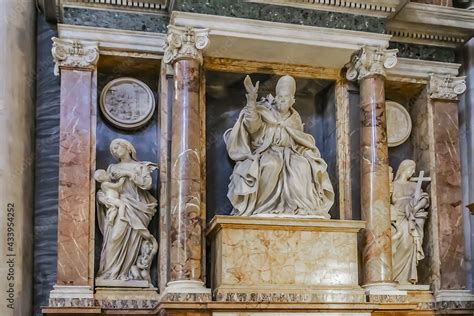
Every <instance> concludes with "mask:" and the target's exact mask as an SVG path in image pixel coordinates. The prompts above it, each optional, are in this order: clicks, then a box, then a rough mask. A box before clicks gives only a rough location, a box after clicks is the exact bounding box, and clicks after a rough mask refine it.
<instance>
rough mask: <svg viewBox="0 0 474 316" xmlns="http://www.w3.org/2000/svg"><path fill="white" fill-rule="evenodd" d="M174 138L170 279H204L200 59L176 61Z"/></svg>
mask: <svg viewBox="0 0 474 316" xmlns="http://www.w3.org/2000/svg"><path fill="white" fill-rule="evenodd" d="M173 66H174V67H173V68H174V83H175V84H174V87H175V91H174V95H173V114H172V140H171V166H172V168H171V234H170V242H171V249H170V254H171V281H178V280H196V281H200V280H201V259H202V258H201V253H202V244H201V234H202V230H203V226H204V223H202V221H201V212H202V210H201V167H200V165H201V161H200V160H201V159H200V157H201V126H200V113H199V86H200V85H199V68H200V66H199V62H198V61H197V60H194V59H182V60H179V61H177V62H175V63H174V65H173Z"/></svg>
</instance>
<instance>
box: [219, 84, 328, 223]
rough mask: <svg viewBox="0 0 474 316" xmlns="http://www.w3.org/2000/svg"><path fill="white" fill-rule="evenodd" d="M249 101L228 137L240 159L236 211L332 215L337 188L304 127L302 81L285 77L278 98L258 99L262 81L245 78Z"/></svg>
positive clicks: (233, 183)
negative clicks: (299, 106)
mask: <svg viewBox="0 0 474 316" xmlns="http://www.w3.org/2000/svg"><path fill="white" fill-rule="evenodd" d="M244 85H245V89H246V90H247V95H246V96H247V105H246V106H245V107H244V109H243V110H242V111H241V113H240V115H239V118H238V120H237V122H236V123H235V125H234V127H233V128H231V129H229V130H227V131H226V133H225V134H224V140H225V143H226V146H227V151H228V153H229V156H230V158H231V159H232V160H234V161H235V167H234V171H233V173H232V175H231V177H230V184H229V191H228V194H227V196H228V198H229V200H230V201H231V203H232V205H233V207H234V209H233V212H232V215H261V216H262V215H263V216H265V215H267V216H314V217H323V218H329V217H330V216H329V213H328V212H329V209H330V208H331V206H332V205H333V203H334V191H333V187H332V184H331V182H330V180H329V176H328V173H327V171H326V168H327V165H326V163H325V162H324V160H323V159H322V158H321V155H320V153H319V150H318V148H317V147H316V145H315V142H314V138H313V136H311V135H310V134H307V133H305V132H304V131H303V123H302V121H301V117H300V115H299V114H298V112H297V111H296V110H295V109H294V108H293V104H294V103H295V92H296V82H295V79H294V78H293V77H291V76H288V75H287V76H283V77H281V78H280V79H279V80H278V83H277V86H276V97H275V98H273V96H272V95H268V96H267V97H266V98H262V100H261V101H259V102H257V93H258V85H259V83H258V82H257V83H256V85H255V86H253V84H252V81H251V80H250V77H249V76H247V77H246V78H245V80H244Z"/></svg>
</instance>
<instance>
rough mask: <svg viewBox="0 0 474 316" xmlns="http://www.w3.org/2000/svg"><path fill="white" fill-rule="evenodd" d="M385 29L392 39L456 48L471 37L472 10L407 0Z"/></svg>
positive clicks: (473, 17)
mask: <svg viewBox="0 0 474 316" xmlns="http://www.w3.org/2000/svg"><path fill="white" fill-rule="evenodd" d="M386 29H387V34H391V35H393V38H392V41H397V42H404V43H415V44H428V45H437V46H447V47H456V46H457V45H459V44H462V43H464V42H465V41H466V40H468V39H469V38H471V37H472V36H474V11H470V10H466V9H458V8H451V7H443V6H438V5H429V4H423V3H414V2H410V3H408V4H407V5H406V6H405V7H404V8H403V9H402V10H400V12H398V13H397V14H396V15H395V16H394V18H393V19H389V20H388V21H387V25H386Z"/></svg>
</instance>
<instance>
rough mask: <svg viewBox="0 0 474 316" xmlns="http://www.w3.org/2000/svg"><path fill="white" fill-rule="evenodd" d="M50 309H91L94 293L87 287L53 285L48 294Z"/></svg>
mask: <svg viewBox="0 0 474 316" xmlns="http://www.w3.org/2000/svg"><path fill="white" fill-rule="evenodd" d="M49 306H50V307H93V306H94V292H93V291H92V289H91V287H90V286H89V285H55V286H54V289H53V290H52V291H51V292H50V293H49Z"/></svg>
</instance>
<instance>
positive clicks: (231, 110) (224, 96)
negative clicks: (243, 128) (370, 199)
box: [206, 72, 337, 221]
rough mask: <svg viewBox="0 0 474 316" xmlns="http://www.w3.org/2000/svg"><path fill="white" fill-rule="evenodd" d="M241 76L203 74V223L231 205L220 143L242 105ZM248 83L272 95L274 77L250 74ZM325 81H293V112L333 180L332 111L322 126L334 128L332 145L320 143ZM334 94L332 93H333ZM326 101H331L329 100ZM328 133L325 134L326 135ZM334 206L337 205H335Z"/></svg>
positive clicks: (226, 211) (229, 164) (226, 164)
mask: <svg viewBox="0 0 474 316" xmlns="http://www.w3.org/2000/svg"><path fill="white" fill-rule="evenodd" d="M244 76H245V75H244V74H231V73H221V72H207V73H206V82H207V86H206V205H207V214H206V217H207V220H208V221H209V220H210V219H212V217H213V216H214V215H227V214H229V213H230V212H231V210H232V205H231V204H230V202H229V200H228V199H227V189H228V184H229V177H230V175H231V173H232V170H233V167H234V163H233V161H232V160H231V159H230V158H229V157H228V154H227V150H226V147H225V144H224V140H223V135H224V132H225V131H226V130H227V129H229V128H232V126H233V125H234V123H235V122H236V121H237V118H238V115H239V112H240V110H241V109H242V108H243V107H244V106H245V102H246V99H245V88H244V86H243V83H242V82H243V79H244ZM250 76H251V78H252V81H253V82H254V83H255V82H256V81H260V89H259V96H265V95H267V94H269V93H271V94H273V95H275V91H274V89H275V86H276V82H277V81H278V78H279V77H278V76H274V75H266V74H251V75H250ZM329 84H330V82H328V81H319V80H309V79H299V78H296V85H297V89H298V91H297V94H296V104H295V109H296V110H297V111H298V112H299V113H300V115H301V119H302V121H303V123H304V129H305V131H306V132H307V133H310V134H311V135H313V136H314V138H315V141H316V146H317V147H318V148H319V149H320V151H321V155H322V157H323V159H325V160H326V162H328V165H329V166H334V167H330V168H329V172H330V177H331V180H332V181H333V184H334V183H335V181H334V180H333V179H335V178H336V174H335V172H336V171H335V170H336V169H335V164H336V162H335V159H336V157H335V152H334V153H333V150H329V149H326V147H333V148H335V147H336V144H335V112H334V110H332V111H333V112H334V113H332V114H331V110H329V111H327V116H328V118H329V117H331V116H333V117H334V122H331V123H329V122H328V121H327V122H326V124H327V125H328V128H329V129H332V127H331V126H332V125H334V135H333V138H334V143H332V142H331V141H328V142H326V143H325V142H324V132H323V130H324V128H325V125H324V113H325V111H324V109H325V107H326V102H328V100H327V99H326V98H325V94H326V93H327V91H328V90H329V89H326V87H327V86H328V85H329ZM333 94H334V93H333ZM330 102H334V97H333V100H332V101H330ZM330 134H331V132H329V133H328V136H329V135H330ZM336 205H337V204H336Z"/></svg>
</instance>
